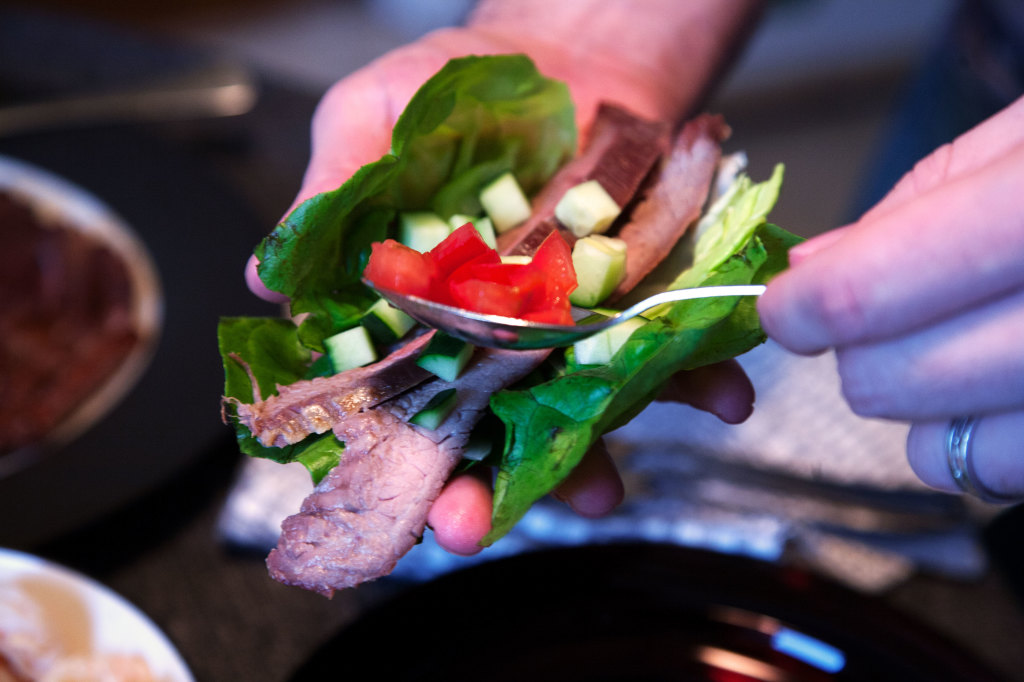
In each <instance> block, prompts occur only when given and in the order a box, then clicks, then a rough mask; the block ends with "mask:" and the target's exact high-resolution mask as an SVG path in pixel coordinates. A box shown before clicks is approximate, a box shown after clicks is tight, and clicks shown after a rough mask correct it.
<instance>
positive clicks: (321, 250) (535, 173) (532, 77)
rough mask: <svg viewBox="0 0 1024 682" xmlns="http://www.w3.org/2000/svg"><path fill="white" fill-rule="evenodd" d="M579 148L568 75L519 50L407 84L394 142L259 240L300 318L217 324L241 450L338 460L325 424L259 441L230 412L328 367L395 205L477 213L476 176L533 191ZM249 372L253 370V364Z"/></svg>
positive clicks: (318, 469)
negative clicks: (330, 350) (563, 78)
mask: <svg viewBox="0 0 1024 682" xmlns="http://www.w3.org/2000/svg"><path fill="white" fill-rule="evenodd" d="M575 150H576V122H575V109H574V106H573V103H572V99H571V97H570V96H569V91H568V88H567V87H566V86H565V84H564V83H561V82H558V81H555V80H552V79H549V78H546V77H544V76H542V75H541V74H540V73H539V72H538V71H537V69H536V67H535V66H534V65H533V62H531V61H530V60H529V59H528V58H526V57H524V56H521V55H501V56H486V57H466V58H462V59H455V60H452V61H450V62H449V63H448V64H447V65H446V66H445V67H444V68H442V69H441V71H439V72H438V73H437V74H436V75H435V76H434V77H432V78H431V79H430V80H429V81H428V82H427V83H425V84H424V85H423V87H422V88H420V90H419V91H418V92H417V93H416V94H415V95H414V96H413V98H412V100H411V101H410V102H409V105H408V106H407V107H406V109H405V111H403V112H402V115H401V116H400V117H399V119H398V121H397V122H396V124H395V128H394V130H393V132H392V138H391V149H390V151H389V152H388V153H387V154H386V155H384V156H383V157H382V158H381V159H379V160H377V161H375V162H373V163H369V164H367V165H366V166H363V167H362V168H360V169H359V170H358V171H357V172H356V173H355V174H354V175H353V176H352V177H351V178H350V179H349V180H348V181H346V182H345V183H344V184H343V185H341V187H339V188H338V189H336V190H333V191H330V192H324V193H322V194H319V195H317V196H314V197H312V198H310V199H308V200H307V201H305V202H303V203H302V204H300V205H299V206H298V207H297V208H296V209H295V210H294V211H293V212H292V213H291V214H290V215H288V216H287V217H286V218H285V219H284V220H283V221H282V222H281V224H280V225H278V226H277V227H276V228H275V229H274V230H273V231H272V232H271V234H270V235H268V236H267V237H266V238H265V239H264V240H263V241H262V242H261V243H260V244H259V245H258V246H257V247H256V249H255V254H256V256H257V257H258V258H259V259H260V267H259V273H260V278H261V279H262V280H263V282H264V283H265V284H266V285H267V286H268V287H269V288H270V289H273V290H275V291H278V292H280V293H283V294H285V295H287V296H288V297H289V298H290V299H291V303H290V305H291V311H290V312H291V313H292V315H293V316H296V317H299V316H301V319H303V322H302V323H301V325H299V326H296V325H295V324H293V323H292V322H291V321H288V320H283V319H276V318H275V319H269V318H244V317H226V318H223V319H222V320H221V322H220V325H219V328H218V343H219V347H220V354H221V358H222V361H223V367H224V377H225V382H224V396H225V397H226V398H227V400H226V401H225V413H226V415H227V416H228V417H229V420H230V421H231V423H232V426H233V427H234V429H235V432H236V436H237V440H238V444H239V448H240V450H241V451H242V452H243V453H245V454H247V455H249V456H252V457H264V458H268V459H272V460H274V461H277V462H282V463H287V462H296V461H297V462H301V463H302V464H304V465H305V466H306V468H307V469H309V471H310V473H311V475H312V477H313V479H314V481H319V480H320V479H321V478H322V477H323V476H324V475H326V473H327V472H328V471H329V470H330V469H331V468H332V467H333V466H335V465H337V463H338V461H340V457H341V453H342V451H343V449H344V444H342V443H339V442H338V441H337V440H336V439H335V438H334V437H333V436H332V435H331V434H327V435H325V436H310V437H309V438H306V439H305V440H303V441H302V442H300V443H296V444H295V445H291V446H288V447H284V448H274V447H264V446H263V445H261V444H260V443H259V441H257V440H256V439H255V438H253V437H252V435H251V434H250V433H249V431H248V429H247V428H246V427H245V426H244V425H242V424H240V423H239V422H238V420H237V419H234V415H235V409H234V407H233V405H234V404H236V403H247V404H250V403H253V402H254V401H255V399H256V397H257V396H256V393H255V392H254V390H253V381H254V380H255V382H256V384H257V385H258V389H259V395H260V397H262V398H267V397H269V396H271V395H274V394H275V393H276V387H277V386H278V385H287V384H291V383H293V382H295V381H298V380H300V379H306V378H311V377H313V376H319V375H324V374H327V373H328V372H329V368H328V367H327V366H326V364H325V363H324V361H323V360H322V359H321V360H319V361H314V359H313V358H314V355H313V352H312V351H322V350H323V339H325V338H327V337H328V336H331V335H332V334H335V333H337V332H339V331H342V330H344V329H346V328H348V327H351V326H353V325H355V324H356V323H357V322H358V321H359V319H360V318H361V317H362V315H363V313H364V312H365V311H366V308H367V307H369V306H370V305H371V304H372V303H373V302H374V301H375V300H376V299H377V295H376V294H374V293H372V292H371V291H369V290H368V289H367V288H366V287H364V286H363V284H362V283H361V282H360V276H361V274H362V270H363V267H364V266H365V264H366V259H367V257H368V254H369V251H370V245H371V243H373V242H374V241H380V240H383V239H384V238H386V237H394V236H395V234H394V233H393V231H394V223H395V220H394V218H395V215H396V214H397V213H398V212H399V211H405V210H432V211H434V212H436V213H438V214H439V215H441V216H442V217H445V218H447V217H449V216H451V215H453V214H456V213H463V214H467V215H478V214H480V213H481V207H480V204H479V200H478V198H477V197H478V194H479V191H480V188H481V187H483V186H484V185H486V184H487V183H488V182H490V181H491V180H493V179H494V178H496V177H498V176H499V175H501V174H502V173H505V172H507V171H511V172H513V173H514V174H515V176H516V178H517V179H518V180H519V182H520V184H521V185H522V186H523V187H524V189H526V190H527V191H529V192H531V193H532V192H535V191H537V190H538V189H539V188H540V187H542V186H543V185H544V183H545V182H547V180H548V179H549V178H550V177H551V176H552V175H553V174H554V172H555V171H556V170H557V169H558V168H559V167H561V166H562V165H563V164H564V163H565V162H566V161H567V160H568V159H570V158H571V157H572V156H573V154H574V153H575ZM250 373H251V376H250Z"/></svg>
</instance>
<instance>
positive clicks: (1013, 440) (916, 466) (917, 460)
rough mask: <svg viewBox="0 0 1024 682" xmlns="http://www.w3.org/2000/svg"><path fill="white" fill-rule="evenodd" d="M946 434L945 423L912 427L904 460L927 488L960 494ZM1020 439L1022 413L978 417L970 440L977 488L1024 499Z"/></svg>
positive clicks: (1023, 452)
mask: <svg viewBox="0 0 1024 682" xmlns="http://www.w3.org/2000/svg"><path fill="white" fill-rule="evenodd" d="M948 433H949V422H948V421H935V422H924V423H919V424H914V425H913V426H912V427H911V429H910V435H909V436H908V438H907V457H908V460H909V461H910V466H911V468H913V470H914V473H916V474H917V476H918V477H919V478H920V479H921V480H922V481H923V482H924V483H925V484H926V485H928V486H931V487H932V488H935V489H937V490H942V491H945V492H950V493H959V492H960V489H959V488H958V487H957V484H956V482H955V481H954V480H953V475H952V473H951V471H950V467H949V461H948V457H947V454H946V437H947V435H948ZM1022 440H1024V411H1018V412H1012V413H1003V414H988V415H985V416H983V417H981V418H980V419H979V421H978V422H977V424H976V426H975V427H974V431H973V432H972V434H971V439H970V453H969V457H970V462H971V465H972V466H971V474H972V475H973V478H974V481H975V483H976V485H978V486H979V487H980V488H981V489H983V490H987V491H990V492H991V493H994V494H997V495H1000V496H1006V497H1011V498H1012V497H1017V498H1024V467H1022V466H1021V459H1022V458H1024V450H1022V448H1021V442H1022Z"/></svg>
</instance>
